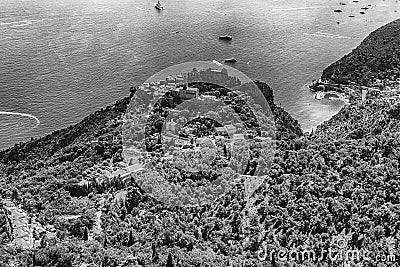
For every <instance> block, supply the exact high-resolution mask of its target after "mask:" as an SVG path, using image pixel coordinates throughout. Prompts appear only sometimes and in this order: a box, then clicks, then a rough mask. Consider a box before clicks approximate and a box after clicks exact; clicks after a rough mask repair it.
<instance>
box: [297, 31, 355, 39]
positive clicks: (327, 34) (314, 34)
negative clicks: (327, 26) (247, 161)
mask: <svg viewBox="0 0 400 267" xmlns="http://www.w3.org/2000/svg"><path fill="white" fill-rule="evenodd" d="M303 35H306V36H316V37H324V38H332V39H360V38H356V37H349V36H342V35H337V34H330V33H324V32H315V33H307V32H304V33H303Z"/></svg>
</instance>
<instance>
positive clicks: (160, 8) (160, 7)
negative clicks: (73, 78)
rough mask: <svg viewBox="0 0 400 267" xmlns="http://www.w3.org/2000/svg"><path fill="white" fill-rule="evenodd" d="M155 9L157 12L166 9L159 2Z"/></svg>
mask: <svg viewBox="0 0 400 267" xmlns="http://www.w3.org/2000/svg"><path fill="white" fill-rule="evenodd" d="M154 7H155V8H156V9H157V10H163V9H164V7H163V6H162V5H161V3H160V1H157V3H155V4H154Z"/></svg>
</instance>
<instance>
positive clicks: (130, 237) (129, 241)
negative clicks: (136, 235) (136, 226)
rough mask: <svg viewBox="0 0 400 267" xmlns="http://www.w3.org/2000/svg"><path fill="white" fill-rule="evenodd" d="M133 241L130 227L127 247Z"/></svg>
mask: <svg viewBox="0 0 400 267" xmlns="http://www.w3.org/2000/svg"><path fill="white" fill-rule="evenodd" d="M133 243H134V240H133V233H132V229H131V230H130V231H129V240H128V247H131V246H132V245H133Z"/></svg>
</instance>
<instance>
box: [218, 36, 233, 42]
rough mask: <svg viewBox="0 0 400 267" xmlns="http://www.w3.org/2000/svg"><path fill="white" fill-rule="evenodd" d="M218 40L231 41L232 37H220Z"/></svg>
mask: <svg viewBox="0 0 400 267" xmlns="http://www.w3.org/2000/svg"><path fill="white" fill-rule="evenodd" d="M219 39H220V40H224V41H232V36H229V35H222V36H220V37H219Z"/></svg>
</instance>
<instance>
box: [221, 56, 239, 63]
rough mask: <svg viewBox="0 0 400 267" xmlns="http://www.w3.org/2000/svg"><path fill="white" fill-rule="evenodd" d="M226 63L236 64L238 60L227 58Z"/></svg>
mask: <svg viewBox="0 0 400 267" xmlns="http://www.w3.org/2000/svg"><path fill="white" fill-rule="evenodd" d="M224 62H225V63H236V62H237V60H236V58H233V57H232V58H226V59H225V60H224Z"/></svg>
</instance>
